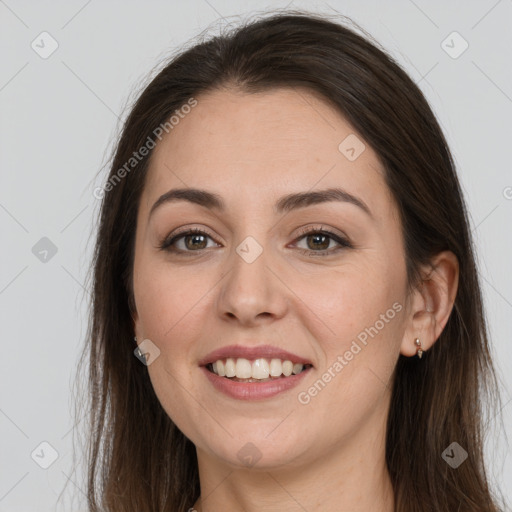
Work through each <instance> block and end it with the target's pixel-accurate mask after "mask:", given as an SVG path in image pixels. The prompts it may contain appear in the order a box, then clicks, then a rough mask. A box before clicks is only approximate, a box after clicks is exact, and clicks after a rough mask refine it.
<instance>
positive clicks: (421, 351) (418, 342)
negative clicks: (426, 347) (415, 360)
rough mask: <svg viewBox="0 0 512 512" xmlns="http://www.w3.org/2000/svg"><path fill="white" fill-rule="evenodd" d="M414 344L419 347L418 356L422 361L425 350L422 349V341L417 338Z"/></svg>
mask: <svg viewBox="0 0 512 512" xmlns="http://www.w3.org/2000/svg"><path fill="white" fill-rule="evenodd" d="M414 344H415V345H416V346H417V347H418V349H417V350H416V355H417V356H418V357H419V358H420V359H421V356H422V355H423V350H422V349H421V341H420V339H419V338H416V339H415V340H414Z"/></svg>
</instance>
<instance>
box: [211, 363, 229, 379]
mask: <svg viewBox="0 0 512 512" xmlns="http://www.w3.org/2000/svg"><path fill="white" fill-rule="evenodd" d="M213 371H214V372H215V373H216V374H217V375H219V376H220V377H224V376H225V375H226V370H225V368H224V363H223V362H222V361H217V371H215V368H214V370H213Z"/></svg>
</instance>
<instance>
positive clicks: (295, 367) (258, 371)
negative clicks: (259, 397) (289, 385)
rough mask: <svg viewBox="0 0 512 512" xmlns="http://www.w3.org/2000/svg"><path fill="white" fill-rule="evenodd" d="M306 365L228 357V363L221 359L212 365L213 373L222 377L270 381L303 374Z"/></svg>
mask: <svg viewBox="0 0 512 512" xmlns="http://www.w3.org/2000/svg"><path fill="white" fill-rule="evenodd" d="M303 369H304V365H303V364H301V363H296V364H293V363H292V362H291V361H290V360H285V361H282V360H281V359H276V358H274V359H271V360H270V362H269V361H268V360H267V359H264V358H260V359H256V360H254V361H252V362H251V361H249V360H248V359H245V358H243V357H239V358H234V357H228V358H227V359H226V361H225V362H224V360H222V359H219V360H218V361H215V362H214V363H212V370H213V373H216V374H217V375H219V376H220V377H236V378H238V379H257V380H269V378H271V377H274V378H279V377H281V376H282V375H284V376H285V377H289V376H290V375H292V374H294V375H297V374H298V373H300V372H302V370H303Z"/></svg>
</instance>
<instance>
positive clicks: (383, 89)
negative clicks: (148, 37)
mask: <svg viewBox="0 0 512 512" xmlns="http://www.w3.org/2000/svg"><path fill="white" fill-rule="evenodd" d="M344 19H346V18H344ZM349 21H350V20H349ZM352 23H353V22H352ZM354 25H355V24H354ZM356 26H357V25H356ZM358 28H359V30H360V31H362V32H364V30H362V29H361V28H360V27H358ZM364 34H365V36H366V37H365V36H363V35H360V34H358V33H357V32H356V31H355V30H354V29H351V28H348V27H347V26H344V25H343V24H342V23H339V22H337V21H331V20H329V19H327V18H326V17H325V16H319V15H315V14H312V13H308V12H304V11H286V12H279V13H272V14H271V15H266V16H263V17H262V18H261V19H256V20H252V21H250V22H245V23H242V24H240V25H239V26H238V27H236V28H234V29H233V28H230V29H228V30H225V31H224V33H222V34H221V35H219V36H216V37H212V38H210V39H208V40H202V41H200V42H196V44H194V45H193V46H191V47H190V48H188V49H186V50H183V51H182V52H181V53H180V54H178V55H176V56H174V57H173V58H172V59H171V61H170V62H168V63H167V64H166V65H165V67H164V68H163V69H162V70H161V71H160V72H159V73H158V74H157V76H156V77H155V78H154V79H153V80H152V81H151V82H150V83H149V85H147V87H145V89H144V91H143V92H142V94H141V95H140V96H139V98H138V99H137V101H136V102H135V104H134V106H133V107H132V109H131V112H130V114H129V116H128V117H127V119H126V122H125V123H124V127H123V130H122V134H121V136H120V139H119V142H118V144H117V147H116V151H115V154H114V157H113V161H112V165H111V170H110V174H109V178H108V182H109V183H110V185H109V186H108V188H107V187H105V188H104V191H103V192H102V195H103V198H102V204H101V214H100V219H99V226H98V233H97V240H96V246H95V252H94V261H93V265H92V267H91V271H92V274H91V276H90V278H91V279H92V315H91V321H90V324H89V329H88V333H87V345H86V347H85V351H84V355H83V359H82V364H83V363H84V360H85V358H87V357H88V359H87V362H88V364H89V365H88V366H89V367H88V384H89V396H88V400H87V401H86V402H85V403H86V406H85V407H86V408H87V410H88V411H89V413H90V416H89V419H90V423H89V425H88V429H89V435H90V439H89V442H88V445H87V451H86V456H87V467H88V474H87V481H88V484H87V486H88V488H87V498H88V505H89V510H90V511H91V512H95V511H99V510H105V511H109V512H135V511H137V512H141V511H152V512H156V511H172V512H185V511H186V510H188V508H189V507H192V506H193V504H194V503H195V501H196V499H197V498H198V496H199V494H200V487H199V477H198V468H197V459H196V452H195V447H194V445H193V444H192V443H191V441H190V440H189V439H187V438H186V437H185V436H184V435H183V434H182V432H181V431H180V430H178V428H177V427H176V426H175V425H174V424H173V422H172V421H171V419H170V418H169V417H168V415H167V414H166V412H165V411H164V410H163V408H162V406H161V405H160V403H159V401H158V399H157V397H156V395H155V393H154V391H153V388H152V385H151V382H150V380H149V376H148V372H147V368H146V367H144V365H142V364H141V363H140V361H139V360H138V359H137V358H136V357H134V354H133V351H134V349H135V348H136V342H135V341H134V329H133V321H132V316H131V313H132V312H133V308H134V303H133V294H132V281H131V278H132V269H133V255H134V238H135V237H134V235H135V229H136V219H137V211H138V203H139V199H140V196H141V192H142V190H143V187H144V182H145V176H146V172H147V169H148V163H149V160H150V157H151V150H150V151H149V153H148V154H147V155H146V156H145V157H143V158H141V159H140V160H138V161H137V163H136V165H135V164H134V165H133V168H132V167H128V168H127V167H126V163H127V162H129V161H130V158H132V156H133V152H134V151H137V150H138V149H139V148H141V147H143V146H145V145H148V140H153V139H155V138H156V137H155V129H157V128H158V127H159V126H162V125H165V123H166V122H167V123H168V122H169V119H170V117H171V116H172V115H173V113H175V112H176V111H179V110H180V108H181V107H182V106H183V105H186V104H187V103H188V102H190V99H191V98H199V97H200V95H201V94H204V93H207V92H208V91H213V90H215V89H226V90H229V89H237V90H241V91H244V92H246V93H249V94H250V93H253V92H258V91H263V90H270V89H272V88H274V87H290V88H293V87H305V88H307V89H308V90H310V91H312V92H315V93H319V94H320V95H321V96H322V97H324V98H325V99H327V100H328V101H330V103H331V104H332V106H333V109H336V110H337V111H338V112H339V113H340V114H341V115H342V116H343V117H344V118H345V119H346V120H347V121H348V122H349V123H350V124H351V125H352V126H353V127H354V129H355V130H357V132H358V133H359V134H360V135H361V136H362V137H363V138H364V140H365V142H366V143H368V144H369V145H370V146H371V147H372V148H373V150H374V151H375V152H376V154H377V155H378V157H379V159H380V161H381V163H382V165H383V167H384V169H385V179H386V183H387V185H388V187H389V189H390V191H391V192H392V195H393V197H394V199H395V200H396V203H397V205H398V208H399V212H400V217H401V226H402V229H403V234H404V239H405V251H406V261H407V278H408V284H409V287H410V289H412V288H413V287H414V286H416V285H417V284H418V283H419V282H420V280H421V277H420V274H419V267H420V265H423V264H426V263H428V262H429V261H430V260H431V258H432V257H433V256H434V255H435V254H436V253H438V252H440V251H443V250H450V251H452V252H453V253H454V254H455V255H456V256H457V258H458V261H459V265H460V279H459V288H458V292H457V296H456V299H455V305H454V308H453V310H452V314H451V315H450V318H449V320H448V323H447V324H446V327H445V329H444V330H443V332H442V334H441V335H440V337H439V339H438V340H437V342H436V343H435V344H434V346H433V347H432V348H431V349H430V350H429V351H428V352H426V353H425V355H424V357H423V359H422V360H421V361H419V360H417V358H407V357H404V356H400V357H399V361H398V364H397V367H396V369H395V374H394V380H393V384H392V386H393V388H392V400H391V408H390V411H389V419H388V425H387V443H386V461H387V466H388V470H389V473H390V475H391V480H392V484H393V487H394V494H395V503H396V506H395V510H396V511H399V512H414V511H418V512H426V511H436V512H455V511H458V510H460V511H465V512H468V511H471V512H477V511H478V512H484V511H485V512H491V511H497V510H498V505H497V501H496V498H494V497H493V495H492V492H491V491H490V489H489V485H488V482H487V477H486V472H485V468H484V462H483V461H484V458H483V436H482V434H483V432H482V430H483V429H482V419H483V416H482V414H483V411H484V407H485V406H486V405H487V404H489V403H491V400H492V399H493V398H496V397H498V391H497V385H496V376H495V372H494V369H493V366H492V362H491V357H490V350H489V344H488V334H487V326H486V321H485V317H484V312H483V303H482V296H481V289H480V284H479V279H478V274H477V269H476V265H475V256H474V249H473V246H472V240H471V233H470V230H469V227H468V226H469V222H468V215H467V211H466V206H465V203H464V200H463V196H462V192H461V188H460V185H459V181H458V179H457V175H456V171H455V165H454V162H453V160H452V156H451V154H450V151H449V149H448V147H447V143H446V140H445V137H444V135H443V133H442V131H441V129H440V126H439V124H438V122H437V120H436V118H435V115H434V114H433V112H432V110H431V108H430V107H429V105H428V103H427V101H426V99H425V98H424V96H423V94H422V93H421V91H420V90H419V88H418V87H417V86H416V84H415V83H414V82H413V81H412V80H411V78H410V77H409V76H408V75H407V74H406V73H405V72H404V71H403V70H402V68H401V67H400V66H399V65H398V64H397V63H396V62H395V61H394V60H393V58H392V57H390V56H389V55H388V54H387V53H386V52H385V51H384V50H383V49H382V48H380V47H379V44H378V43H377V42H375V41H373V40H372V38H371V36H369V35H368V34H366V33H365V32H364ZM370 41H372V42H370ZM167 126H169V124H168V125H167ZM157 133H158V132H157ZM155 142H157V141H156V140H155ZM153 145H154V144H153ZM132 163H133V162H132ZM130 165H131V164H130ZM123 167H124V169H125V171H126V172H124V173H119V170H120V169H122V168H123ZM120 174H121V178H120ZM493 403H494V402H493ZM454 441H455V442H457V443H458V444H459V445H460V446H461V447H463V448H464V449H465V450H466V451H467V453H468V458H467V460H466V461H465V462H464V463H463V464H462V465H460V466H459V467H458V468H457V469H454V468H452V467H450V466H449V465H448V464H447V463H446V462H445V460H443V458H442V456H441V454H442V452H443V451H444V450H445V449H446V448H447V447H448V446H449V445H450V444H451V443H452V442H454Z"/></svg>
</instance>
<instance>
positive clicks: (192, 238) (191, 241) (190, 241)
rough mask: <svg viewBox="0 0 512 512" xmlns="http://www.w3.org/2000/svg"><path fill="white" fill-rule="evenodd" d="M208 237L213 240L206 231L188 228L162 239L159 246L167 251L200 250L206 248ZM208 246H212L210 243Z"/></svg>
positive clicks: (184, 252)
mask: <svg viewBox="0 0 512 512" xmlns="http://www.w3.org/2000/svg"><path fill="white" fill-rule="evenodd" d="M208 239H210V240H212V241H213V239H212V237H211V236H210V235H209V234H208V233H206V232H204V231H202V230H200V229H189V230H187V231H184V232H182V233H178V234H177V235H174V236H172V237H171V238H168V239H166V240H164V241H163V242H162V243H161V244H160V245H159V248H160V249H162V250H165V251H168V252H175V253H182V254H186V253H193V252H200V251H202V250H204V249H207V248H208ZM217 246H218V244H217ZM209 247H212V246H211V245H210V246H209Z"/></svg>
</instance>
